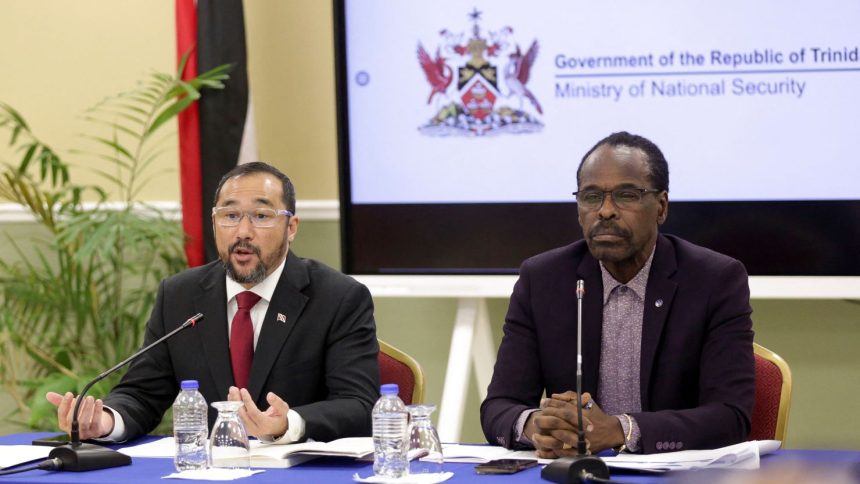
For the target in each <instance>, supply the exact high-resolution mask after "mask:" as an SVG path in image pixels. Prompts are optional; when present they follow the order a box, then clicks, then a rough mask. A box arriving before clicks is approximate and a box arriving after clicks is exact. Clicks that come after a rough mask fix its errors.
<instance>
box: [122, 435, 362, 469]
mask: <svg viewBox="0 0 860 484" xmlns="http://www.w3.org/2000/svg"><path fill="white" fill-rule="evenodd" d="M174 451H175V444H174V441H173V437H165V438H163V439H158V440H155V441H152V442H148V443H145V444H140V445H133V446H130V447H124V448H122V449H120V452H122V453H123V454H126V455H128V456H130V457H166V458H172V457H173V453H174ZM368 454H370V455H372V454H373V439H372V438H370V437H346V438H343V439H337V440H333V441H331V442H313V441H309V442H302V443H298V444H284V445H282V444H264V443H262V442H260V441H259V440H251V451H250V456H251V467H267V468H287V467H292V466H294V465H298V464H301V463H304V462H307V461H309V460H311V459H314V458H316V457H320V456H335V457H345V458H351V459H356V458H360V457H365V456H367V455H368Z"/></svg>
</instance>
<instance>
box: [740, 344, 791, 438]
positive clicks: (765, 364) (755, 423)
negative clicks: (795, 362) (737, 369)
mask: <svg viewBox="0 0 860 484" xmlns="http://www.w3.org/2000/svg"><path fill="white" fill-rule="evenodd" d="M753 353H754V354H755V404H754V405H753V412H752V429H751V430H750V435H749V437H748V440H770V439H775V440H779V441H781V442H783V443H784V442H785V431H786V425H787V423H788V409H789V406H790V404H791V370H790V369H789V368H788V363H786V362H785V360H783V359H782V358H781V357H780V356H779V355H777V354H776V353H774V352H773V351H770V350H768V349H767V348H765V347H764V346H761V345H759V344H757V343H753Z"/></svg>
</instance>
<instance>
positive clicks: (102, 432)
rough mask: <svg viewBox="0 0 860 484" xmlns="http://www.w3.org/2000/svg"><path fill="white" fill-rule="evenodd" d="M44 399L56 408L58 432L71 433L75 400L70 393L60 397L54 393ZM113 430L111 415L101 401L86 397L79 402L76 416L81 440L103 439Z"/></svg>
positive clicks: (46, 395) (49, 393)
mask: <svg viewBox="0 0 860 484" xmlns="http://www.w3.org/2000/svg"><path fill="white" fill-rule="evenodd" d="M45 399H46V400H48V402H50V403H51V404H52V405H53V406H55V407H57V422H58V423H59V426H60V430H62V431H63V432H66V433H71V431H72V413H74V411H75V402H76V401H77V399H76V398H75V395H74V394H72V392H66V394H65V395H60V394H59V393H55V392H48V393H47V394H45ZM112 430H113V415H112V414H111V413H110V412H108V411H107V410H105V408H104V405H103V404H102V401H101V400H97V399H95V398H93V397H86V398H84V401H83V402H81V409H80V413H79V414H78V434H79V435H80V438H81V440H84V439H97V438H99V437H104V436H106V435H108V434H110V433H111V431H112Z"/></svg>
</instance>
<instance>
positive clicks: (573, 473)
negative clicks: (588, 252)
mask: <svg viewBox="0 0 860 484" xmlns="http://www.w3.org/2000/svg"><path fill="white" fill-rule="evenodd" d="M584 296H585V281H583V280H582V279H580V280H578V281H576V419H577V427H578V432H577V440H576V457H561V458H559V459H556V460H555V461H554V462H552V463H550V464H548V465H547V466H546V467H544V468H543V470H542V471H541V473H540V476H541V477H542V478H543V479H546V480H548V481H552V482H559V483H562V484H578V483H580V482H589V481H594V482H605V480H606V479H609V468H608V467H606V463H605V462H603V460H602V459H601V458H600V457H595V456H592V455H588V449H587V443H586V442H585V429H584V427H583V425H582V298H583V297H584Z"/></svg>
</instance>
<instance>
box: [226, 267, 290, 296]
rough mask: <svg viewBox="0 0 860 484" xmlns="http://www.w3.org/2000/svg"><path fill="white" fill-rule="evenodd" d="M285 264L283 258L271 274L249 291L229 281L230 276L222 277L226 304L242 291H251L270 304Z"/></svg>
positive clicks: (231, 280)
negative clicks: (225, 286) (225, 285)
mask: <svg viewBox="0 0 860 484" xmlns="http://www.w3.org/2000/svg"><path fill="white" fill-rule="evenodd" d="M286 263H287V258H286V257H284V260H282V261H281V264H280V265H279V266H278V268H277V269H275V270H274V271H273V272H272V273H271V274H269V275H268V276H266V278H265V279H263V281H262V282H261V283H259V284H257V285H256V286H254V287H252V288H251V289H245V287H244V286H242V285H241V284H239V283H238V282H236V281H234V280H233V279H230V276H224V277H225V278H226V279H227V302H230V301H232V300H233V298H234V297H236V294H239V293H240V292H243V291H251V292H253V293H254V294H256V295H258V296H260V297H261V298H263V299H265V300H266V302H270V301H271V300H272V294H274V293H275V288H276V287H278V281H279V280H280V279H281V273H282V272H284V266H285V265H286Z"/></svg>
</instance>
